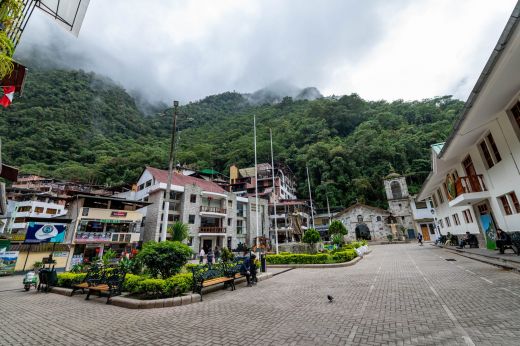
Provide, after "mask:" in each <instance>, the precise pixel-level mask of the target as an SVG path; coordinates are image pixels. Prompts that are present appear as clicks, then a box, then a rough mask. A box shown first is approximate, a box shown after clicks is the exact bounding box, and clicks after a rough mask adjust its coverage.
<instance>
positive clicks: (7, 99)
mask: <svg viewBox="0 0 520 346" xmlns="http://www.w3.org/2000/svg"><path fill="white" fill-rule="evenodd" d="M2 89H4V96H2V98H0V105H2V106H4V108H7V106H9V105H10V104H11V102H13V96H14V90H15V87H14V86H5V87H2Z"/></svg>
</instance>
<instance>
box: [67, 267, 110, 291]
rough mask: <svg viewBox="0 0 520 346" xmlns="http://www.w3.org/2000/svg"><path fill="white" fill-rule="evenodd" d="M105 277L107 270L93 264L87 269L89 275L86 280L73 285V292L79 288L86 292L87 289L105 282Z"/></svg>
mask: <svg viewBox="0 0 520 346" xmlns="http://www.w3.org/2000/svg"><path fill="white" fill-rule="evenodd" d="M104 279H105V272H104V271H103V270H101V268H99V267H98V266H92V267H90V269H89V270H88V271H87V275H86V276H85V280H84V281H83V282H82V283H79V284H76V285H73V286H72V294H71V295H74V292H76V291H77V290H81V293H85V289H87V288H89V287H91V286H96V285H99V284H101V283H103V281H104Z"/></svg>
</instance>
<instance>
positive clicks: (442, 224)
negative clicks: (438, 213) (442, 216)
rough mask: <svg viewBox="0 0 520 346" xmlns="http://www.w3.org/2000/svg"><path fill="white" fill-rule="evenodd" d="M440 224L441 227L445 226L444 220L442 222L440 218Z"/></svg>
mask: <svg viewBox="0 0 520 346" xmlns="http://www.w3.org/2000/svg"><path fill="white" fill-rule="evenodd" d="M439 225H440V226H441V228H444V222H442V220H439Z"/></svg>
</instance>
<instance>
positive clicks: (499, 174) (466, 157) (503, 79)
mask: <svg viewBox="0 0 520 346" xmlns="http://www.w3.org/2000/svg"><path fill="white" fill-rule="evenodd" d="M519 13H520V5H517V6H516V8H515V10H514V13H513V15H512V16H511V18H510V20H509V22H508V24H507V26H506V29H505V30H504V32H503V33H502V36H501V37H500V40H499V42H498V44H497V46H496V48H495V50H494V51H493V52H492V54H491V57H490V59H489V61H488V63H487V64H486V66H485V68H484V71H483V72H482V74H481V76H480V78H479V80H478V81H477V84H476V85H475V87H474V89H473V91H472V93H471V95H470V97H469V98H468V101H467V102H466V104H465V107H464V109H463V110H462V113H461V114H460V116H459V118H458V119H457V121H456V123H455V126H454V130H453V131H452V133H451V135H450V136H449V138H448V139H447V141H446V142H445V143H438V144H434V145H432V151H431V153H432V171H431V173H430V175H429V177H428V178H427V180H426V181H425V183H424V184H423V187H422V190H421V192H420V194H419V196H418V198H419V199H420V200H425V199H429V200H430V201H431V203H432V204H433V206H434V208H435V218H436V223H437V226H438V229H439V230H440V232H441V233H442V234H447V232H450V233H452V234H463V233H465V232H470V233H474V234H479V235H480V239H481V240H482V241H485V243H486V245H487V247H488V248H490V249H493V248H494V247H495V244H494V237H495V232H496V229H497V228H501V229H503V230H504V231H520V203H519V198H520V68H519V66H520V29H519V27H518V14H519Z"/></svg>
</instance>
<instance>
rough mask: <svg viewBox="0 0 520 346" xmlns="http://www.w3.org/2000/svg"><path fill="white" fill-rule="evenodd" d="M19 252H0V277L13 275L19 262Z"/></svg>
mask: <svg viewBox="0 0 520 346" xmlns="http://www.w3.org/2000/svg"><path fill="white" fill-rule="evenodd" d="M18 254H19V252H18V251H4V252H0V275H6V274H13V273H14V268H15V267H16V261H17V260H18Z"/></svg>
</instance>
